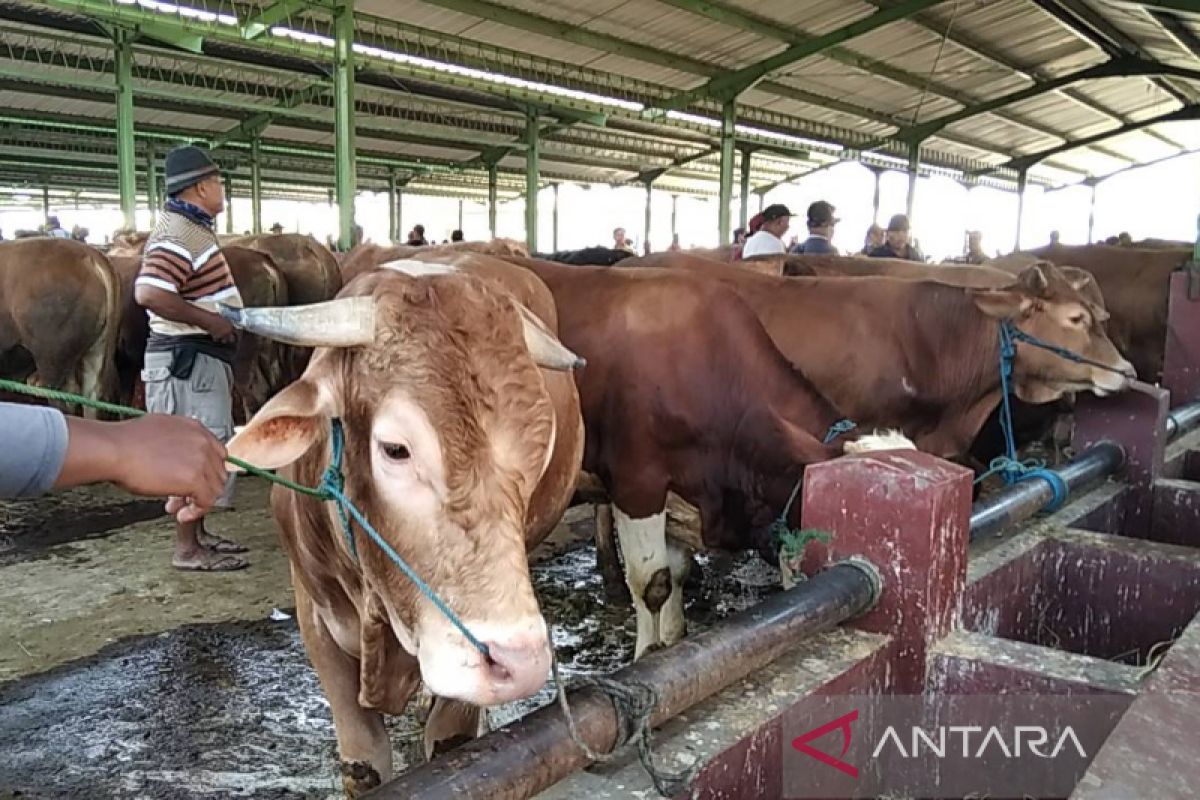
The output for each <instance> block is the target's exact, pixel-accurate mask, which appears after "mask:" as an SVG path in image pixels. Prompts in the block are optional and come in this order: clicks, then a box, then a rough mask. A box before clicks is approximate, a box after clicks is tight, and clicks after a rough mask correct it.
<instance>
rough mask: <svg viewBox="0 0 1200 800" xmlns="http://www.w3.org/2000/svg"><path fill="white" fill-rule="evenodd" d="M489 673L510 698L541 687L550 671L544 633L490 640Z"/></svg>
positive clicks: (488, 645)
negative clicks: (497, 640)
mask: <svg viewBox="0 0 1200 800" xmlns="http://www.w3.org/2000/svg"><path fill="white" fill-rule="evenodd" d="M487 647H488V658H487V665H486V668H487V672H488V677H489V678H490V679H491V681H492V682H493V684H494V685H496V686H497V687H498V688H499V687H503V689H502V693H503V694H504V695H505V696H508V697H510V698H511V699H514V700H515V699H519V698H522V697H528V696H529V695H531V694H533V693H534V692H536V691H537V690H538V689H540V688H542V685H543V684H544V683H545V682H546V678H547V677H548V675H549V673H550V643H549V642H548V641H546V638H545V637H544V636H529V637H522V638H521V639H515V640H509V641H504V642H495V641H492V642H488V643H487Z"/></svg>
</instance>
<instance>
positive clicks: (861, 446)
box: [842, 430, 917, 455]
mask: <svg viewBox="0 0 1200 800" xmlns="http://www.w3.org/2000/svg"><path fill="white" fill-rule="evenodd" d="M916 449H917V446H916V445H915V444H913V442H912V440H911V439H909V438H908V437H907V436H905V435H904V434H903V433H902V432H900V431H895V430H892V431H884V432H883V433H880V432H879V431H875V432H874V433H871V434H868V435H867V436H860V437H858V438H857V439H855V440H853V441H849V442H846V444H845V445H844V446H843V448H842V452H843V453H844V454H845V455H855V454H858V453H871V452H875V451H877V450H916Z"/></svg>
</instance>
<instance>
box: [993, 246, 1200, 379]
mask: <svg viewBox="0 0 1200 800" xmlns="http://www.w3.org/2000/svg"><path fill="white" fill-rule="evenodd" d="M1190 257H1191V250H1190V249H1184V248H1175V249H1137V248H1133V247H1110V246H1108V245H1086V246H1078V247H1066V246H1063V245H1054V246H1050V247H1043V248H1040V249H1038V250H1031V251H1029V252H1028V253H1013V254H1012V255H1011V256H1005V257H1004V258H999V259H994V260H992V261H989V262H988V265H989V266H992V267H995V268H997V269H1003V270H1006V271H1009V272H1013V273H1016V272H1019V271H1020V270H1022V269H1024V268H1025V267H1026V266H1027V265H1028V264H1029V262H1030V260H1031V259H1041V260H1046V261H1050V262H1053V263H1054V264H1058V265H1060V266H1065V265H1070V266H1073V267H1078V268H1081V269H1084V270H1087V271H1088V272H1090V273H1091V274H1092V275H1093V276H1094V277H1095V279H1096V283H1097V284H1098V285H1099V287H1100V291H1101V292H1103V294H1104V297H1105V298H1106V305H1107V307H1108V312H1109V314H1110V315H1111V319H1110V320H1109V321H1108V326H1107V327H1108V333H1109V335H1110V336H1111V337H1112V339H1113V341H1114V342H1115V343H1116V344H1117V346H1118V347H1119V348H1120V349H1121V352H1123V353H1125V355H1126V356H1127V357H1128V358H1129V360H1130V361H1131V362H1132V363H1133V365H1134V367H1135V368H1136V369H1137V371H1138V375H1140V376H1141V377H1142V379H1143V380H1146V381H1151V382H1153V381H1157V380H1158V379H1159V377H1160V375H1161V373H1162V367H1163V351H1164V349H1165V347H1166V340H1167V300H1168V294H1169V285H1170V280H1171V273H1172V272H1174V271H1175V270H1177V269H1179V268H1180V267H1181V266H1182V265H1183V264H1184V263H1185V262H1186V261H1187V260H1188V259H1189V258H1190Z"/></svg>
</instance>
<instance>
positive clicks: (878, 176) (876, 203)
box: [870, 167, 883, 224]
mask: <svg viewBox="0 0 1200 800" xmlns="http://www.w3.org/2000/svg"><path fill="white" fill-rule="evenodd" d="M870 169H871V172H874V173H875V197H874V199H873V200H872V204H873V207H874V209H875V216H873V217H871V222H874V223H875V224H879V182H880V179H881V178H883V170H882V169H880V168H879V167H871V168H870Z"/></svg>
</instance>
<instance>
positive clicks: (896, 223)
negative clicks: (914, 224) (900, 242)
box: [887, 214, 908, 231]
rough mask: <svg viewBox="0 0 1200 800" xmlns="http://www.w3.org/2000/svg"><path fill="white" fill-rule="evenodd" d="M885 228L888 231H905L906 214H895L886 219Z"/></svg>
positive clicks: (906, 223) (906, 227) (906, 225)
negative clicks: (886, 224)
mask: <svg viewBox="0 0 1200 800" xmlns="http://www.w3.org/2000/svg"><path fill="white" fill-rule="evenodd" d="M887 229H888V230H889V231H906V230H908V215H906V214H896V215H895V216H893V217H892V218H891V219H890V220H888V226H887Z"/></svg>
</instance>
